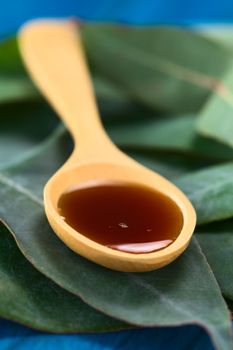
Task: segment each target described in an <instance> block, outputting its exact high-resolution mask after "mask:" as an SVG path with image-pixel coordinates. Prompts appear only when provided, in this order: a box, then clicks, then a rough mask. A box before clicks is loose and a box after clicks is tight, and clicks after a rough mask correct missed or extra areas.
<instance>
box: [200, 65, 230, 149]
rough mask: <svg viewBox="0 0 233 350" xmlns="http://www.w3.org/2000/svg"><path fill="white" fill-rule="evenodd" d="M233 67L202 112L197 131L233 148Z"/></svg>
mask: <svg viewBox="0 0 233 350" xmlns="http://www.w3.org/2000/svg"><path fill="white" fill-rule="evenodd" d="M232 91H233V65H232V66H231V69H229V71H227V73H226V75H225V76H224V78H223V80H222V82H221V83H220V84H219V87H218V93H216V94H213V95H212V96H211V98H210V99H209V100H208V103H207V104H206V106H205V107H204V109H203V110H202V111H201V113H200V116H199V118H198V122H197V130H198V131H199V132H200V133H201V134H203V135H205V136H208V137H212V138H214V139H216V140H219V141H220V142H223V143H225V144H227V145H228V146H231V147H233V138H232V134H233V118H232V114H233V92H232Z"/></svg>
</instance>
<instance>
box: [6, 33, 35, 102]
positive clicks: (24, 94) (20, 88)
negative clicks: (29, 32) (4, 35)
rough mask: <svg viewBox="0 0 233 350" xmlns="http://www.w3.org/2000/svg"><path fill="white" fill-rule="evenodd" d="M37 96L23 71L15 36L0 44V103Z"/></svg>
mask: <svg viewBox="0 0 233 350" xmlns="http://www.w3.org/2000/svg"><path fill="white" fill-rule="evenodd" d="M36 96H38V94H37V91H36V89H35V87H34V86H33V84H32V83H31V81H30V80H29V78H28V77H27V74H26V72H25V69H24V66H23V64H22V60H21V58H20V55H19V50H18V47H17V42H16V39H15V38H11V39H7V40H4V41H3V42H2V43H1V45H0V103H1V102H12V101H19V100H25V99H26V100H28V99H32V98H35V97H36Z"/></svg>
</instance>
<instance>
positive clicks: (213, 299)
mask: <svg viewBox="0 0 233 350" xmlns="http://www.w3.org/2000/svg"><path fill="white" fill-rule="evenodd" d="M63 136H64V135H62V134H60V135H57V136H54V137H53V139H52V140H51V142H50V144H47V145H44V146H43V147H41V150H39V149H38V154H37V156H36V155H35V156H34V158H31V159H28V160H27V161H25V162H24V163H23V164H21V166H20V172H19V174H17V169H16V167H15V168H13V169H8V170H7V171H5V172H4V173H2V175H1V177H0V194H1V200H2V201H1V203H4V205H1V204H0V215H1V217H2V218H3V219H4V221H5V222H7V224H8V225H9V227H10V228H11V229H12V230H14V235H15V237H16V239H17V244H18V245H19V247H20V249H21V250H22V252H23V254H25V256H26V257H27V259H29V261H30V262H31V263H32V264H33V265H34V266H35V267H36V268H37V269H38V270H40V271H41V272H42V273H43V274H45V275H46V276H48V277H50V278H51V279H52V280H54V281H55V282H56V283H57V284H59V285H60V286H62V287H63V288H65V289H67V290H69V291H71V292H73V293H74V294H77V295H79V296H80V297H81V298H82V299H83V300H84V301H85V302H86V303H88V304H90V305H91V306H93V307H94V308H96V309H98V310H101V311H102V312H104V313H106V314H108V315H110V316H113V317H115V318H117V319H121V320H124V321H126V322H128V323H130V324H134V325H137V326H140V325H142V326H165V325H174V326H175V325H181V324H190V323H197V324H199V325H201V326H202V327H204V328H205V329H207V330H208V332H209V333H210V334H211V336H212V339H213V341H214V343H215V344H216V345H218V346H219V348H221V349H228V348H229V346H230V345H229V344H230V342H231V339H230V320H229V315H228V311H227V308H226V305H225V304H224V301H223V299H222V297H221V293H220V291H219V289H218V286H217V284H216V282H215V279H214V276H213V275H212V272H211V270H210V269H209V267H208V265H207V264H206V261H205V258H204V256H203V255H202V253H201V251H200V249H199V247H198V245H197V243H196V242H195V241H193V242H192V243H191V245H190V247H189V249H188V250H187V251H186V252H185V253H184V254H183V255H182V256H181V257H180V258H179V259H178V260H176V261H175V262H174V263H173V264H171V265H169V266H167V267H166V268H163V269H161V270H157V271H153V272H150V273H143V274H136V273H120V272H116V271H112V270H109V269H106V268H103V267H101V266H98V265H96V264H94V263H92V262H90V261H88V260H86V259H84V258H82V257H80V256H78V255H77V254H75V253H74V252H72V251H71V250H70V249H68V248H67V247H66V246H65V245H64V244H63V243H62V242H61V241H60V240H59V239H58V238H57V236H56V235H55V234H54V233H53V232H52V230H51V228H50V227H49V224H48V223H47V220H46V218H45V215H44V210H43V205H42V202H41V199H40V197H39V196H38V195H37V194H38V193H41V190H42V188H41V189H40V190H39V188H40V187H41V185H42V184H41V183H40V186H38V182H37V181H38V175H37V173H38V170H40V172H41V173H44V176H45V174H47V176H48V177H49V176H50V174H51V172H53V171H54V170H55V169H54V168H57V167H58V166H59V164H58V163H59V154H60V151H61V149H62V147H61V144H62V142H63V141H62V139H63ZM51 160H53V162H51ZM62 161H63V159H61V162H62ZM43 163H44V164H45V165H44V167H43V166H42V164H43ZM51 163H53V164H52V165H51ZM12 170H13V171H12ZM16 179H17V180H16ZM24 218H26V220H25V219H24ZM61 256H62V259H61ZM77 276H78V278H77ZM210 310H211V312H209V311H210Z"/></svg>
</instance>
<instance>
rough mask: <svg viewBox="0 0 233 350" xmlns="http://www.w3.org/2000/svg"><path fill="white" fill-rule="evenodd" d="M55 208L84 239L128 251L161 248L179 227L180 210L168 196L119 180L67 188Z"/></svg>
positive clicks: (174, 235)
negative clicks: (71, 188) (68, 189)
mask: <svg viewBox="0 0 233 350" xmlns="http://www.w3.org/2000/svg"><path fill="white" fill-rule="evenodd" d="M58 209H59V213H60V215H61V217H62V218H64V220H65V222H66V223H67V224H69V225H70V226H71V227H72V228H74V229H75V230H76V231H78V232H79V233H81V234H83V235H84V236H86V237H87V238H90V239H91V240H93V241H95V242H97V243H100V244H102V245H105V246H107V247H109V248H112V249H117V250H120V251H124V252H129V253H149V252H152V251H156V250H160V249H163V248H165V247H167V246H168V245H170V244H171V243H172V242H173V241H174V240H175V239H176V238H177V236H178V235H179V233H180V231H181V229H182V226H183V216H182V213H181V210H180V208H179V207H178V206H177V204H176V203H175V202H174V201H172V200H171V199H170V198H169V197H167V196H165V195H163V194H162V193H160V192H157V191H154V190H152V189H150V188H149V187H144V186H138V185H133V184H127V183H120V182H116V183H114V182H113V183H112V182H111V183H110V182H109V183H108V182H106V183H104V182H103V183H99V184H97V185H94V186H91V185H89V186H88V184H87V185H86V186H85V187H80V188H76V189H73V190H70V191H67V192H65V193H64V194H63V195H62V196H61V197H60V199H59V202H58Z"/></svg>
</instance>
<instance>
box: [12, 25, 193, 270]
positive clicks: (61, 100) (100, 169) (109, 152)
mask: <svg viewBox="0 0 233 350" xmlns="http://www.w3.org/2000/svg"><path fill="white" fill-rule="evenodd" d="M77 27H78V26H77V25H76V24H75V23H74V22H73V21H64V20H39V21H38V20H37V21H32V22H30V23H28V24H26V25H25V26H24V27H23V28H22V29H21V31H20V32H19V45H20V49H21V53H22V56H23V58H24V61H25V63H26V66H27V68H28V70H29V73H30V75H31V77H32V79H33V80H34V82H35V83H36V85H37V86H38V87H39V88H40V90H41V91H42V92H43V94H44V95H45V96H46V97H47V99H48V100H49V102H50V103H51V105H52V106H53V107H54V109H55V110H56V111H57V113H58V114H59V115H60V117H61V118H62V120H63V121H64V123H65V124H66V126H67V128H68V129H69V130H70V132H71V133H72V136H73V138H74V141H75V147H74V150H73V152H72V154H71V156H70V158H69V159H68V160H67V162H66V163H65V164H64V165H63V166H62V167H61V168H60V169H59V170H58V171H57V172H56V174H55V175H54V176H53V177H52V178H51V179H50V180H49V181H48V183H47V184H46V186H45V189H44V204H45V211H46V215H47V217H48V220H49V222H50V224H51V226H52V228H53V230H54V232H55V233H56V234H57V235H58V236H59V237H60V239H61V240H62V241H64V242H65V244H66V245H67V246H69V247H70V248H71V249H72V250H73V251H75V252H77V253H79V254H80V255H82V256H84V257H86V258H88V259H90V260H92V261H94V262H96V263H98V264H100V265H103V266H106V267H109V268H112V269H115V270H120V271H135V272H136V271H150V270H153V269H157V268H160V267H162V266H164V265H167V264H169V263H170V262H171V261H173V260H174V259H175V258H176V257H178V256H179V255H180V254H181V253H182V252H183V251H184V249H185V248H186V247H187V245H188V243H189V241H190V239H191V236H192V233H193V231H194V227H195V223H196V215H195V211H194V209H193V207H192V205H191V203H190V202H189V200H188V199H187V197H186V196H185V195H184V194H183V193H182V192H181V191H180V190H179V189H178V188H177V187H176V186H175V185H173V184H172V183H171V182H169V181H168V180H166V179H165V178H163V177H162V176H160V175H159V174H157V173H155V172H152V171H151V170H149V169H147V168H145V167H143V166H142V165H140V164H138V163H137V162H136V161H134V160H133V159H131V158H129V157H128V156H126V155H125V154H124V153H122V152H121V151H120V150H119V149H118V148H117V147H116V146H115V145H114V144H113V143H112V142H111V141H110V139H109V138H108V136H107V135H106V133H105V131H104V129H103V126H102V124H101V121H100V118H99V114H98V110H97V106H96V101H95V97H94V92H93V88H92V83H91V80H90V76H89V73H88V69H87V66H86V62H85V58H84V54H83V50H82V46H81V42H80V38H79V33H78V28H77ZM119 64H120V62H119ZM112 69H114V67H113V68H112ZM92 180H94V181H102V180H107V181H108V180H113V181H121V182H122V181H123V182H126V183H133V184H140V185H146V186H149V187H150V188H152V189H154V190H156V191H160V192H161V193H163V194H165V195H166V196H168V197H170V199H172V200H173V201H174V202H175V203H176V204H177V205H178V206H179V208H180V210H181V212H182V214H183V227H182V230H181V232H180V234H179V236H178V237H177V239H176V240H175V241H174V242H173V243H172V244H171V245H169V246H168V247H166V248H164V249H162V250H159V251H155V252H150V253H143V254H132V253H127V252H123V251H118V250H113V249H111V248H108V247H106V246H104V245H101V244H98V243H96V242H94V241H92V240H91V239H89V238H87V237H85V236H84V235H82V233H81V232H77V231H75V230H74V229H73V228H72V227H70V226H69V225H68V224H67V223H66V222H64V220H62V218H61V216H60V215H59V213H58V208H57V203H58V200H59V198H60V196H61V195H62V194H63V193H64V192H65V191H66V189H67V188H69V187H71V186H72V185H77V184H82V183H85V182H87V181H92ZM61 259H62V257H61Z"/></svg>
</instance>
